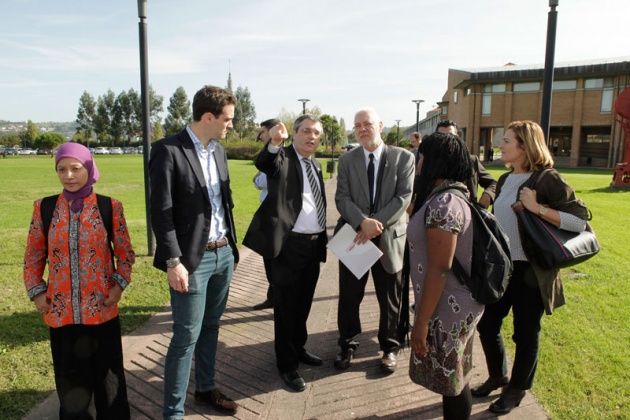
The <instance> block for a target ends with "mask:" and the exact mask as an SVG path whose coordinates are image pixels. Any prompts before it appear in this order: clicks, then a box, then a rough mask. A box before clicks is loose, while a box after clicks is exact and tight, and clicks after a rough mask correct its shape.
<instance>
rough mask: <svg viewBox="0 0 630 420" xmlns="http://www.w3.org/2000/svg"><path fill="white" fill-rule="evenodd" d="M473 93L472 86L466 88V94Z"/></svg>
mask: <svg viewBox="0 0 630 420" xmlns="http://www.w3.org/2000/svg"><path fill="white" fill-rule="evenodd" d="M471 93H472V91H471V90H470V88H467V89H466V96H468V95H470V94H471Z"/></svg>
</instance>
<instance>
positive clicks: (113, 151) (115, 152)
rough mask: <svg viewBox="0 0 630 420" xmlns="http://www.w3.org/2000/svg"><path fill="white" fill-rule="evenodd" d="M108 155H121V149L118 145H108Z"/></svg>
mask: <svg viewBox="0 0 630 420" xmlns="http://www.w3.org/2000/svg"><path fill="white" fill-rule="evenodd" d="M109 154H110V155H122V154H123V151H122V149H121V148H120V147H110V148H109Z"/></svg>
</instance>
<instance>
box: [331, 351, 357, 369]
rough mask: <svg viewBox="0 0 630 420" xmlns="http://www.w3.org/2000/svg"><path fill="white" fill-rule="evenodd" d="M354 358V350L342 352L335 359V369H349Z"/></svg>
mask: <svg viewBox="0 0 630 420" xmlns="http://www.w3.org/2000/svg"><path fill="white" fill-rule="evenodd" d="M353 357H354V349H352V348H350V349H346V350H342V351H341V353H339V354H338V355H337V358H336V359H335V367H336V368H337V369H348V368H349V367H350V363H352V358H353Z"/></svg>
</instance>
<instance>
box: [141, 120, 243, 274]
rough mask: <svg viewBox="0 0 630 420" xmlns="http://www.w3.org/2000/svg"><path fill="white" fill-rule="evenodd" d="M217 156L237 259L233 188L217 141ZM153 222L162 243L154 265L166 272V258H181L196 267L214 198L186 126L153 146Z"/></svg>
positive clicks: (224, 207)
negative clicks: (211, 199) (211, 197)
mask: <svg viewBox="0 0 630 420" xmlns="http://www.w3.org/2000/svg"><path fill="white" fill-rule="evenodd" d="M214 158H215V160H216V162H217V168H218V171H219V177H220V186H221V197H222V199H223V209H224V211H225V218H226V223H227V226H228V229H229V233H228V235H227V236H228V241H229V243H230V246H231V247H232V252H233V253H234V262H235V263H236V262H238V249H237V248H236V231H235V230H234V216H233V215H232V209H233V208H234V202H233V201H232V190H231V189H230V177H229V174H228V168H227V157H226V155H225V149H224V148H223V147H222V146H221V145H220V144H218V143H217V145H216V146H215V148H214ZM149 181H150V185H151V225H152V227H153V233H154V234H155V239H156V242H157V248H156V250H155V258H154V260H153V265H154V266H155V267H156V268H158V269H160V270H163V271H166V260H167V259H169V258H174V257H180V258H181V262H182V264H183V265H184V267H186V270H188V271H189V272H194V271H195V270H196V269H197V267H198V266H199V263H200V262H201V258H202V257H203V254H204V252H205V249H206V244H207V243H208V232H209V231H210V221H211V203H210V197H209V195H208V188H207V186H206V181H205V179H204V177H203V171H202V169H201V165H200V164H199V158H198V157H197V151H196V150H195V146H194V144H193V142H192V139H191V138H190V135H188V132H187V131H186V129H184V130H183V131H182V132H180V133H179V134H177V135H174V136H171V137H167V138H164V139H162V140H160V141H158V142H156V143H155V144H153V146H152V147H151V158H150V160H149Z"/></svg>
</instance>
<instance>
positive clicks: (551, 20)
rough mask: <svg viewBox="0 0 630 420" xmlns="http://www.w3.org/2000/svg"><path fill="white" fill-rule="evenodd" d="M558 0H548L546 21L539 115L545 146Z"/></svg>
mask: <svg viewBox="0 0 630 420" xmlns="http://www.w3.org/2000/svg"><path fill="white" fill-rule="evenodd" d="M558 3H559V0H549V7H550V8H551V10H550V11H549V15H548V19H547V50H546V52H545V71H544V75H543V92H542V110H541V114H540V126H541V128H542V129H543V132H544V133H545V140H546V141H547V145H549V144H550V143H551V139H550V137H549V130H550V125H551V124H550V121H551V90H552V86H553V66H554V63H553V62H554V56H555V54H556V25H557V23H558V12H556V6H558Z"/></svg>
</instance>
